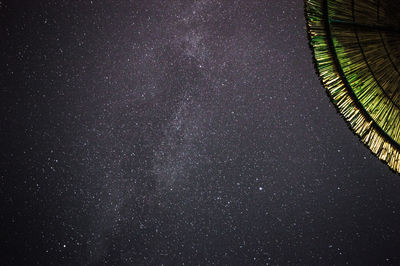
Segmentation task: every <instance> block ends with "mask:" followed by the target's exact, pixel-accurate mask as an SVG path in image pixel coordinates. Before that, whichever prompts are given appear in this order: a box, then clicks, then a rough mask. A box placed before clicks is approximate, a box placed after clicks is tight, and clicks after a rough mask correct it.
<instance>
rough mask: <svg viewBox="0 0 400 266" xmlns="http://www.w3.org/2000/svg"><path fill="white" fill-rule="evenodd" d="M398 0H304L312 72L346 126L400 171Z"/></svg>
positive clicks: (391, 166) (399, 4) (399, 32)
mask: <svg viewBox="0 0 400 266" xmlns="http://www.w3.org/2000/svg"><path fill="white" fill-rule="evenodd" d="M399 11H400V2H399V1H398V0H357V1H355V0H336V1H334V0H305V13H306V19H307V26H308V34H309V38H310V46H311V48H312V51H313V54H314V59H315V66H316V69H317V73H318V75H319V76H320V78H321V81H322V83H323V85H324V87H325V88H326V89H327V92H328V94H329V96H330V98H331V100H332V102H333V103H334V105H335V106H336V107H337V110H338V111H339V112H340V113H341V114H342V115H343V117H344V119H345V120H346V121H347V122H348V124H349V126H350V128H351V129H352V130H353V132H354V133H356V134H357V135H358V136H359V137H360V138H361V140H362V142H363V143H365V144H366V145H367V146H368V147H369V148H370V150H371V151H372V152H373V153H374V154H376V156H377V157H378V158H379V159H381V160H383V161H385V162H386V163H387V164H388V165H389V166H390V168H392V169H393V170H395V171H396V172H399V173H400V161H399V160H400V12H399Z"/></svg>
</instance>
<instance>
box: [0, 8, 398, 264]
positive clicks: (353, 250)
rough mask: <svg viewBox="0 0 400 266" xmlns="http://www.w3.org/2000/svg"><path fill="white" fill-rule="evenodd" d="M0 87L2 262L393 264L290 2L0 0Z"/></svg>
mask: <svg viewBox="0 0 400 266" xmlns="http://www.w3.org/2000/svg"><path fill="white" fill-rule="evenodd" d="M0 89H1V91H0V93H1V94H0V99H1V103H0V110H1V119H0V121H1V122H0V130H1V131H0V141H1V149H0V155H1V160H0V163H1V164H0V197H1V212H0V213H1V214H0V221H1V224H0V225H1V227H0V228H1V231H0V232H1V238H0V243H1V246H0V250H1V253H2V254H3V255H2V259H1V260H2V261H1V263H0V264H1V265H22V264H27V265H104V264H107V265H162V264H163V265H182V264H185V265H213V264H215V265H266V264H271V265H276V264H279V265H310V264H314V265H315V264H317V265H321V264H337V265H342V264H345V263H349V264H360V265H366V264H380V265H382V264H398V263H400V255H399V254H400V253H399V252H398V251H399V250H400V176H399V175H398V174H395V173H394V172H392V171H391V170H390V169H389V167H387V166H386V165H385V164H384V163H382V162H380V161H379V160H378V159H377V158H376V157H375V156H374V155H372V153H371V152H370V151H369V149H368V148H366V147H365V146H364V145H363V144H362V143H361V142H360V141H359V139H358V137H357V136H355V135H354V134H353V133H352V132H351V130H349V128H348V127H347V125H346V123H345V121H344V120H343V119H342V118H341V117H340V115H339V114H338V113H337V112H336V110H335V108H334V107H333V105H332V104H331V103H330V100H329V98H328V97H327V94H326V92H325V89H324V88H323V87H322V85H321V83H320V81H319V78H318V76H317V75H316V73H315V70H314V65H313V61H312V54H311V50H310V48H309V45H308V39H307V33H306V29H305V18H304V7H303V2H302V1H301V0H296V1H289V0H279V1H278V0H240V1H234V0H229V1H228V0H226V1H225V0H198V1H189V0H187V1H186V0H168V1H161V0H136V1H135V0H131V1H128V0H119V1H106V0H103V1H100V0H99V1H95V0H93V1H89V0H85V1H83V0H79V1H78V0H74V1H58V0H57V1H56V0H53V1H33V0H31V1H21V0H10V1H1V2H0ZM4 254H6V256H4Z"/></svg>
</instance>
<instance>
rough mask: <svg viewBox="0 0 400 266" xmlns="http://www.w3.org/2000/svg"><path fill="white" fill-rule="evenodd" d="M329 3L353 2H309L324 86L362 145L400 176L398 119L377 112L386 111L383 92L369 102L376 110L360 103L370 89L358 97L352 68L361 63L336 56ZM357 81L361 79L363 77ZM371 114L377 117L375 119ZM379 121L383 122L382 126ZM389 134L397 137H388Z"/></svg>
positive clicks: (308, 12) (312, 38)
mask: <svg viewBox="0 0 400 266" xmlns="http://www.w3.org/2000/svg"><path fill="white" fill-rule="evenodd" d="M328 2H335V3H338V2H341V3H342V4H343V5H345V4H346V3H345V2H350V1H328V0H305V15H306V19H307V30H308V35H309V41H310V46H311V49H312V51H313V56H314V64H315V68H316V71H317V74H318V75H319V77H320V79H321V82H322V84H323V86H324V87H325V88H326V90H327V93H328V95H329V96H330V99H331V101H332V102H333V104H334V105H335V106H336V108H337V110H338V112H339V113H340V114H341V115H342V116H343V117H344V119H345V120H346V121H347V122H348V125H349V127H350V128H351V129H352V131H353V132H354V133H355V134H357V135H358V136H359V137H360V139H361V141H362V142H363V143H364V144H365V145H366V146H368V147H369V149H370V150H371V151H372V152H373V153H374V154H375V155H376V156H377V157H378V158H379V159H380V160H382V161H384V162H385V163H386V164H387V165H388V166H389V167H390V168H391V169H392V170H394V171H396V172H398V173H400V163H399V159H400V158H399V157H400V149H399V147H400V146H399V144H398V142H397V141H395V140H394V139H393V136H396V137H400V134H399V133H398V131H393V130H392V131H390V126H393V125H397V121H398V116H397V115H393V114H391V113H390V110H389V112H388V111H379V112H377V109H379V108H380V107H382V106H381V104H383V103H384V101H382V98H379V97H380V93H382V91H378V92H377V93H375V94H374V95H373V96H371V95H372V94H371V93H370V95H369V98H368V99H367V100H366V101H376V102H374V103H373V105H372V106H373V108H375V109H376V110H372V111H371V110H366V106H367V108H369V107H368V105H363V104H362V103H360V101H359V98H360V97H362V94H363V93H365V90H367V89H364V90H363V91H360V94H359V95H356V94H355V92H354V90H353V88H352V86H351V84H352V85H354V84H355V83H354V82H358V81H354V80H348V79H351V75H350V74H349V73H350V71H352V70H351V69H350V68H351V64H352V63H354V60H358V59H357V58H356V59H354V58H351V60H348V61H347V62H346V61H345V60H344V59H343V58H340V56H338V55H337V54H336V51H335V49H334V48H333V42H334V41H335V40H333V39H332V38H331V36H330V28H329V27H330V26H329V22H330V21H328V20H329V19H330V17H328V15H327V14H326V12H325V11H326V10H327V8H329V5H330V3H328ZM339 8H343V7H339ZM324 10H325V11H324ZM344 12H350V11H344ZM335 15H336V17H337V18H339V19H340V18H341V17H340V16H341V15H340V14H339V13H338V14H335ZM348 15H349V14H344V15H343V17H346V16H348ZM339 45H340V44H339ZM339 45H338V44H337V47H339V48H340V46H339ZM340 60H342V61H340ZM352 61H353V62H352ZM339 62H340V64H339ZM346 64H347V66H348V68H349V69H347V70H346V71H348V72H346V73H347V74H348V75H347V77H346V75H345V74H344V72H343V69H341V65H342V66H343V65H346ZM357 78H358V79H359V78H360V77H357ZM361 78H362V77H361ZM371 82H373V81H371ZM367 85H368V84H367ZM360 90H361V89H360ZM369 106H371V105H369ZM371 108H372V107H371ZM382 112H385V113H382ZM371 113H372V114H373V115H374V117H372V116H371ZM375 113H376V114H375ZM388 117H389V118H390V120H391V121H390V125H386V124H388V122H387V120H388ZM380 118H381V119H380ZM377 121H380V122H379V123H378V122H377ZM388 132H389V133H390V134H393V135H388Z"/></svg>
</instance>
